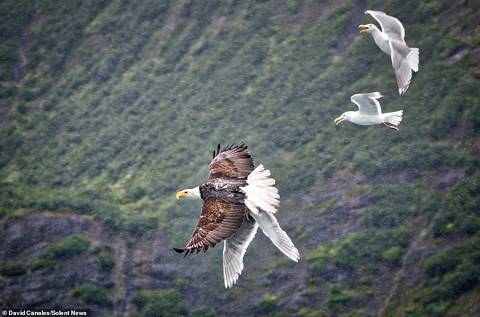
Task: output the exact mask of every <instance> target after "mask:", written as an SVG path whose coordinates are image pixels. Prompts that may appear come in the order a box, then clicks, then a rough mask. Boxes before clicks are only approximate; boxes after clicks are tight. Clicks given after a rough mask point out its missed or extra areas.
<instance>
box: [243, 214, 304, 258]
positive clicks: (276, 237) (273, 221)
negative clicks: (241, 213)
mask: <svg viewBox="0 0 480 317" xmlns="http://www.w3.org/2000/svg"><path fill="white" fill-rule="evenodd" d="M251 215H252V217H253V218H254V219H255V221H256V222H257V223H258V225H259V226H260V228H261V229H262V231H263V233H264V234H265V235H266V236H267V237H268V238H269V239H270V241H272V243H273V244H274V245H275V246H276V247H277V248H278V249H279V250H280V251H282V253H283V254H285V255H286V256H287V257H289V258H290V259H291V260H292V261H295V262H298V260H299V259H300V253H299V252H298V250H297V248H296V247H295V246H294V245H293V242H292V240H290V237H289V236H288V235H287V233H286V232H285V231H283V229H282V228H281V227H280V224H279V223H278V221H277V218H275V216H274V215H273V214H271V213H269V212H264V211H262V212H259V213H252V214H251Z"/></svg>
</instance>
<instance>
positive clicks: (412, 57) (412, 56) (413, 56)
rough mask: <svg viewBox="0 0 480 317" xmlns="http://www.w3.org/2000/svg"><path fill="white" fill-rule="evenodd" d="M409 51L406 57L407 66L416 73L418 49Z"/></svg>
mask: <svg viewBox="0 0 480 317" xmlns="http://www.w3.org/2000/svg"><path fill="white" fill-rule="evenodd" d="M410 50H411V51H410V53H408V55H407V63H408V66H410V68H411V69H412V70H413V71H414V72H418V60H419V58H418V56H419V52H418V48H410Z"/></svg>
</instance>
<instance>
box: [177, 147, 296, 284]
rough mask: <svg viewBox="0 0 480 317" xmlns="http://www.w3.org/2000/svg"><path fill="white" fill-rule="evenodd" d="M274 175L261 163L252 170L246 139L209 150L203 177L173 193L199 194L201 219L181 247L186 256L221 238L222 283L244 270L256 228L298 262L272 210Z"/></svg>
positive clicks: (276, 201)
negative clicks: (196, 182)
mask: <svg viewBox="0 0 480 317" xmlns="http://www.w3.org/2000/svg"><path fill="white" fill-rule="evenodd" d="M274 185H275V180H274V179H273V178H271V177H270V171H269V170H267V169H265V168H264V167H263V165H261V164H260V165H259V166H257V168H255V169H254V164H253V159H252V157H251V156H250V153H249V152H248V150H247V146H246V145H245V144H244V143H240V144H237V145H233V144H232V145H228V146H225V147H224V148H223V149H222V150H220V144H219V145H218V147H217V149H216V151H213V159H212V161H211V162H210V165H209V174H208V179H207V182H206V183H204V184H202V185H200V186H197V187H195V188H191V189H185V190H182V191H180V192H178V193H177V199H180V198H184V197H191V198H201V199H203V206H202V212H201V215H200V219H199V220H198V222H197V225H196V226H195V229H194V230H193V233H192V236H191V238H190V241H188V243H187V245H186V247H185V248H184V249H177V248H174V250H175V251H177V252H179V253H185V255H184V256H187V255H188V254H191V253H194V252H196V253H199V252H200V251H202V250H203V251H207V250H208V249H209V248H213V247H214V246H215V245H216V244H217V243H219V242H221V241H224V248H223V276H224V282H225V288H230V287H232V286H233V285H234V284H235V283H236V281H237V279H238V277H239V276H240V274H241V273H242V270H243V256H244V255H245V251H246V250H247V248H248V246H249V244H250V242H251V241H252V240H253V238H254V237H255V234H256V232H257V229H258V227H259V226H260V228H261V229H262V231H263V233H264V234H265V235H266V236H267V237H269V238H270V240H271V241H272V242H273V244H274V245H275V246H276V247H277V248H278V249H279V250H280V251H282V252H283V253H284V254H285V255H286V256H287V257H289V258H290V259H292V260H293V261H295V262H297V261H298V260H299V258H300V255H299V253H298V250H297V248H295V246H294V245H293V243H292V240H290V238H289V237H288V235H287V233H286V232H285V231H283V230H282V228H280V225H279V224H278V221H277V219H276V218H275V216H274V215H273V214H274V213H275V212H276V211H277V207H278V205H279V203H280V201H279V198H280V196H279V194H278V190H277V188H275V186H274Z"/></svg>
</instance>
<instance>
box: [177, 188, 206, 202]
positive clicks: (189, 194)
mask: <svg viewBox="0 0 480 317" xmlns="http://www.w3.org/2000/svg"><path fill="white" fill-rule="evenodd" d="M180 198H201V196H200V188H199V187H198V186H197V187H195V188H187V189H184V190H182V191H179V192H178V193H177V199H180Z"/></svg>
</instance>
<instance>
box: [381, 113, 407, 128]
mask: <svg viewBox="0 0 480 317" xmlns="http://www.w3.org/2000/svg"><path fill="white" fill-rule="evenodd" d="M402 115H403V110H398V111H394V112H387V113H384V114H383V117H384V118H385V122H388V123H391V124H393V125H399V124H400V122H401V121H402Z"/></svg>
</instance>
